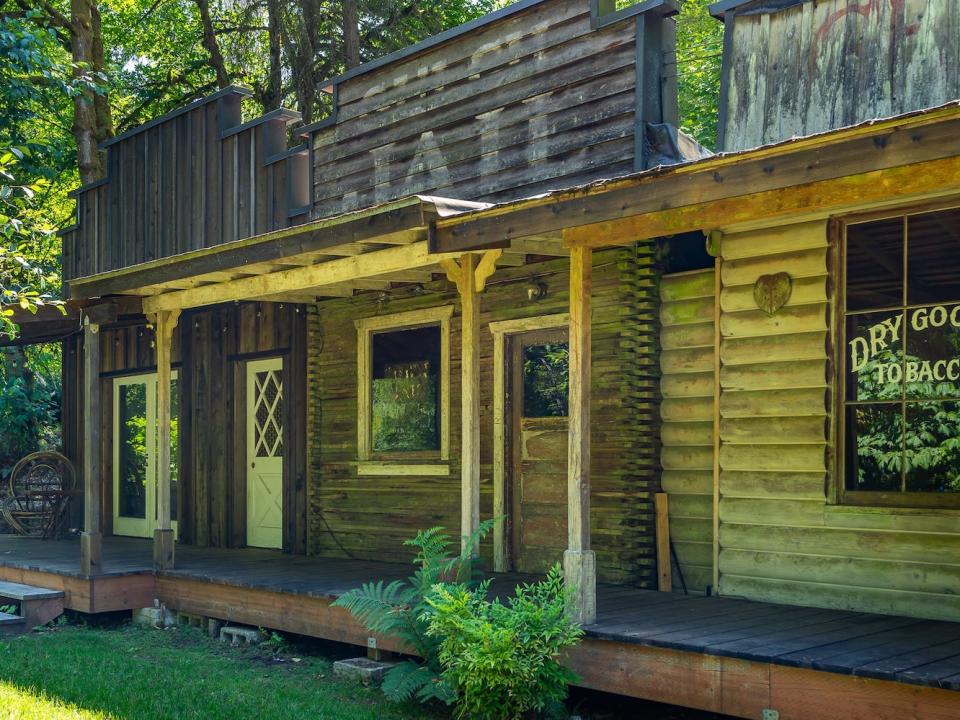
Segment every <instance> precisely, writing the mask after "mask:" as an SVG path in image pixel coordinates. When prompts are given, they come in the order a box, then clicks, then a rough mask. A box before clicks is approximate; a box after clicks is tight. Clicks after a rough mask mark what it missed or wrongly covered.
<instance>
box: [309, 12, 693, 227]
mask: <svg viewBox="0 0 960 720" xmlns="http://www.w3.org/2000/svg"><path fill="white" fill-rule="evenodd" d="M651 15H654V14H653V13H651ZM644 20H646V22H647V23H648V25H647V27H648V28H652V27H653V25H654V24H656V28H657V31H659V30H660V29H661V24H660V23H661V21H660V19H659V16H654V17H648V18H646V19H644V18H643V17H640V18H639V19H638V18H637V17H627V18H625V19H623V20H621V21H619V22H615V23H612V24H609V25H606V26H604V27H601V28H598V29H594V28H593V27H592V24H591V15H590V1H589V0H555V1H552V2H541V3H535V4H533V5H532V6H531V7H529V8H527V9H526V10H523V11H522V12H518V13H516V14H513V15H510V16H508V17H506V18H503V19H501V20H498V21H496V22H492V23H489V24H486V25H484V26H482V27H480V28H478V29H476V30H474V31H472V32H470V33H468V34H466V35H464V36H461V37H460V38H458V39H456V40H453V41H450V42H447V43H443V44H440V45H437V46H434V47H432V48H430V49H428V50H426V51H425V52H422V53H418V54H415V55H413V56H412V57H408V58H406V59H403V60H400V61H398V62H392V63H389V64H387V65H384V66H383V67H380V68H377V69H374V70H371V71H368V72H364V73H362V74H360V75H359V76H356V77H348V78H347V79H345V80H343V81H342V82H338V83H336V84H335V87H336V92H335V109H334V114H333V115H332V116H331V118H330V121H329V122H328V123H327V124H325V126H323V127H319V128H318V129H316V130H315V131H314V134H313V151H314V156H313V164H314V180H313V197H314V204H313V212H314V215H315V216H317V217H322V216H326V215H333V214H337V213H340V212H344V211H349V210H354V209H357V208H362V207H367V206H370V205H374V204H376V203H380V202H384V201H386V200H391V199H395V198H398V197H404V196H407V195H412V194H436V195H440V196H444V197H451V198H460V199H467V200H504V199H510V198H518V197H525V196H529V195H533V194H535V193H538V192H542V191H543V190H545V189H548V188H558V187H569V186H571V185H575V184H578V183H582V182H586V181H589V180H593V179H596V178H600V177H605V178H608V177H614V176H617V175H622V174H625V173H628V172H631V171H633V170H634V127H635V116H636V112H635V110H636V102H635V86H636V84H637V75H636V72H637V69H636V55H637V36H638V31H637V27H638V22H641V23H642V22H644ZM665 22H666V23H669V24H672V22H673V21H672V20H670V19H667V20H666V21H665ZM669 38H670V39H669V40H668V42H669V43H670V49H672V35H669ZM658 42H659V41H658ZM658 49H659V45H658ZM656 60H658V61H660V60H661V58H660V56H659V55H657V57H656ZM652 64H653V63H651V65H652ZM648 69H649V68H648ZM653 72H655V73H657V74H656V75H655V76H656V77H657V78H658V79H659V71H658V69H657V68H654V69H653ZM655 86H656V92H655V93H654V96H655V101H656V105H657V106H656V108H650V112H649V116H647V119H650V118H652V117H656V118H657V120H658V121H659V118H660V116H661V115H662V112H663V111H662V110H661V107H660V83H659V81H658V82H656V83H655ZM674 94H675V88H674ZM674 100H675V98H674Z"/></svg>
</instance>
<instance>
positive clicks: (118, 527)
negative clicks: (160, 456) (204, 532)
mask: <svg viewBox="0 0 960 720" xmlns="http://www.w3.org/2000/svg"><path fill="white" fill-rule="evenodd" d="M170 395H171V397H170V445H171V447H170V465H171V467H170V472H171V498H170V502H171V514H172V519H173V520H176V508H177V472H178V469H179V451H178V449H179V433H178V427H177V426H178V422H177V420H178V415H179V394H178V392H177V380H176V374H174V375H173V376H172V380H171V383H170ZM156 416H157V375H156V373H150V374H146V375H136V376H130V377H124V378H118V379H117V380H115V381H114V384H113V532H114V534H115V535H130V536H134V537H152V536H153V531H154V529H155V528H156V527H157V470H158V468H157V423H156ZM173 527H174V531H176V523H175V522H174V524H173Z"/></svg>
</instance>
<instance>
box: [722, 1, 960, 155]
mask: <svg viewBox="0 0 960 720" xmlns="http://www.w3.org/2000/svg"><path fill="white" fill-rule="evenodd" d="M720 4H721V3H718V5H720ZM728 4H729V3H728ZM737 5H738V7H734V8H731V9H729V10H727V11H726V19H725V22H726V30H725V32H726V39H725V45H724V61H723V81H722V87H723V90H722V98H721V111H720V113H721V114H720V130H719V135H720V137H719V138H718V149H719V150H724V151H733V150H742V149H745V148H751V147H757V146H759V145H764V144H767V143H773V142H778V141H780V140H785V139H787V138H790V137H792V136H795V135H811V134H814V133H818V132H823V131H825V130H830V129H832V128H838V127H842V126H846V125H854V124H856V123H859V122H863V121H865V120H870V119H873V118H879V117H891V116H894V115H899V114H902V113H906V112H910V111H912V110H919V109H922V108H927V107H933V106H936V105H942V104H943V103H946V102H949V101H951V100H955V99H957V98H960V3H957V2H944V1H943V0H816V1H813V0H797V1H796V2H792V3H791V2H786V3H785V2H784V1H783V0H760V1H758V2H745V3H738V4H737ZM784 5H788V7H784Z"/></svg>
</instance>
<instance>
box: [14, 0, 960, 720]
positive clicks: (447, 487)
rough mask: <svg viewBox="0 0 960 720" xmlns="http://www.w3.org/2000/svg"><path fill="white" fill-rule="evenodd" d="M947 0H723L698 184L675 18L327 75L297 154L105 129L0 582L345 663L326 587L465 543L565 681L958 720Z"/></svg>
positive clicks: (959, 570) (775, 707) (477, 26)
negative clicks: (78, 498)
mask: <svg viewBox="0 0 960 720" xmlns="http://www.w3.org/2000/svg"><path fill="white" fill-rule="evenodd" d="M947 6H951V7H952V4H949V3H947V4H944V3H941V2H938V1H937V0H929V2H922V0H917V1H916V2H912V3H911V2H890V3H885V2H879V1H877V2H873V1H871V2H866V3H864V2H860V3H856V2H854V1H853V0H826V1H820V2H812V0H811V1H808V2H789V1H788V2H761V1H759V0H754V2H740V3H734V2H721V3H718V4H717V5H716V6H715V8H714V9H715V12H716V14H717V15H718V16H721V17H723V18H724V20H725V22H726V26H727V30H726V45H725V53H724V76H725V78H726V80H725V83H724V87H725V90H724V99H723V103H722V105H723V107H722V108H721V112H722V116H723V118H722V121H721V126H722V128H723V130H722V133H723V138H722V139H721V146H722V147H723V148H725V149H728V148H729V149H731V150H735V151H734V152H728V153H724V154H721V155H716V156H710V155H709V154H707V153H705V152H704V151H703V150H702V149H701V148H699V147H698V146H696V145H695V144H694V143H692V142H690V141H688V140H687V139H686V138H684V136H683V135H682V133H679V132H677V131H676V129H675V127H676V125H677V120H678V118H677V114H676V95H675V82H674V78H673V77H672V76H674V75H675V71H674V70H673V63H674V60H673V56H672V43H673V20H672V15H673V14H675V12H676V9H677V7H676V4H675V3H673V2H670V0H647V2H641V3H638V4H635V5H632V6H629V7H627V8H624V9H620V10H615V9H614V8H613V7H612V4H611V6H610V7H608V4H607V3H603V2H597V1H596V0H594V1H593V2H589V1H588V0H558V1H556V2H553V1H548V0H538V1H534V0H527V1H526V2H520V3H517V4H515V5H512V6H509V7H508V8H506V9H504V10H502V11H499V12H498V13H494V14H493V15H491V16H488V17H486V18H482V19H480V20H478V21H475V22H473V23H470V24H468V25H466V26H463V27H461V28H456V29H454V30H451V31H449V32H447V33H444V34H443V35H441V36H438V37H437V38H434V39H431V40H428V41H425V42H424V43H421V44H419V45H417V46H414V47H412V48H409V49H408V50H405V51H402V52H400V53H396V54H394V55H392V56H388V57H387V58H384V59H382V60H380V61H377V62H374V63H370V64H368V65H365V66H361V67H360V68H357V69H355V70H353V71H351V72H349V73H347V74H346V75H344V76H342V77H339V78H335V79H334V80H333V81H332V82H331V83H329V86H330V88H331V91H332V92H333V96H334V97H333V107H334V111H333V113H332V114H331V116H330V117H329V118H327V119H325V120H323V121H321V122H320V123H317V124H316V125H313V126H310V127H306V128H302V129H300V130H299V131H298V133H302V135H298V138H297V142H296V143H290V142H288V134H287V129H288V126H289V125H290V124H291V123H292V122H295V121H296V114H295V113H292V112H289V111H285V110H279V111H275V112H273V113H270V114H269V115H267V116H265V117H264V118H260V119H257V120H254V121H252V122H248V123H245V124H241V123H240V112H239V109H240V103H241V102H242V99H243V96H244V94H245V91H243V90H241V89H237V88H229V89H227V90H224V91H221V92H220V93H218V94H216V95H214V96H211V97H210V98H206V99H204V100H202V101H198V102H196V103H193V104H192V105H189V106H187V107H185V108H183V109H181V110H179V111H176V112H174V113H171V114H169V115H167V116H164V117H162V118H158V119H157V120H155V121H153V122H151V123H148V124H147V125H145V126H143V127H141V128H138V129H136V130H133V131H131V132H129V133H127V134H126V135H123V136H120V137H118V138H115V139H114V140H113V141H111V143H110V145H109V150H108V152H109V162H108V167H109V168H110V171H109V173H108V176H107V177H106V178H105V179H104V180H103V181H102V182H101V183H97V184H95V185H94V186H88V187H85V188H81V189H80V190H79V191H78V194H77V199H78V224H77V226H76V227H75V228H73V229H71V230H70V231H69V232H68V233H67V234H66V235H65V236H64V265H65V272H66V273H67V279H68V280H69V287H70V293H71V296H72V298H73V300H72V301H71V302H72V307H73V308H74V310H75V312H76V313H77V314H76V316H75V317H76V321H77V322H78V323H82V327H83V329H82V332H76V331H75V332H74V333H73V334H72V335H71V336H70V337H69V338H68V339H66V340H64V353H65V363H64V367H65V375H64V383H65V389H66V392H65V396H66V399H65V408H64V427H65V448H66V451H67V453H68V454H69V456H70V457H71V458H72V459H74V460H75V461H76V462H77V464H78V466H80V467H82V469H83V472H82V477H83V481H84V488H83V489H84V502H83V507H82V509H83V524H82V527H83V533H82V536H81V542H80V548H79V549H77V548H76V547H75V546H74V544H72V543H67V542H64V543H39V542H32V541H28V540H18V539H12V538H0V544H3V545H9V547H10V551H9V553H6V554H3V555H2V556H0V557H2V559H0V579H7V580H15V581H18V582H27V583H31V584H36V585H39V586H43V587H53V588H57V589H62V590H64V591H65V592H66V593H67V604H68V605H69V606H71V607H74V608H75V609H79V610H82V611H85V612H100V611H106V610H115V609H120V608H125V607H139V606H143V605H148V604H151V603H152V601H153V599H154V598H159V599H160V600H161V601H162V602H164V603H166V604H167V605H168V606H169V607H171V608H175V609H178V610H181V611H184V612H189V613H194V614H198V615H206V616H211V617H216V618H223V619H230V620H234V621H237V622H246V623H251V624H256V625H262V626H265V627H273V628H277V629H281V630H287V631H292V632H301V633H306V634H311V635H316V636H318V637H325V638H329V639H334V640H340V641H346V642H354V643H357V644H366V641H367V638H366V634H365V633H364V632H363V631H362V629H361V628H359V627H358V626H356V625H355V624H353V623H352V621H350V620H349V619H348V618H346V617H345V616H344V615H343V614H342V613H340V612H339V611H335V610H333V609H331V608H330V607H329V605H330V601H331V599H332V598H335V597H336V596H337V595H338V594H340V593H342V592H343V591H344V590H346V589H348V588H350V587H352V586H354V585H356V584H357V583H358V582H361V581H364V580H370V579H376V578H379V577H386V578H390V577H394V576H396V575H397V574H399V573H401V572H402V571H403V567H402V565H400V564H399V563H403V562H406V561H408V560H409V557H408V556H407V554H406V553H405V550H404V548H403V546H402V540H403V539H405V538H407V537H409V536H410V535H411V534H413V532H414V531H415V530H417V529H419V528H424V527H430V526H434V525H444V526H446V527H448V528H449V529H451V530H453V531H456V532H460V533H463V534H464V535H469V534H470V532H471V531H472V530H473V529H474V528H476V526H477V525H478V523H479V521H480V520H481V519H482V518H487V517H495V518H498V520H497V523H496V527H495V531H494V533H493V535H492V537H490V538H488V539H486V540H485V541H484V543H483V544H482V546H481V547H480V548H479V550H478V551H479V553H480V555H481V556H482V557H483V558H484V559H485V562H486V564H487V567H488V569H489V570H490V571H491V572H492V573H494V577H495V581H494V587H495V588H497V589H498V591H503V590H505V589H506V588H508V587H509V585H510V584H511V583H514V582H516V581H517V580H518V579H520V578H526V577H530V576H531V575H536V574H539V573H542V572H543V570H544V569H545V568H546V567H547V566H549V565H550V564H552V563H555V562H561V563H562V564H563V568H564V572H565V575H566V577H567V579H568V581H569V582H570V583H571V585H572V586H573V587H574V588H575V589H576V593H575V596H574V599H573V601H572V611H573V612H575V613H576V615H577V617H579V618H580V619H581V620H582V621H583V622H584V623H585V627H586V631H587V637H586V639H585V641H584V643H583V644H582V645H581V646H580V647H578V648H577V649H576V650H575V651H573V652H572V653H571V655H570V657H569V662H570V663H571V665H572V666H573V667H574V668H575V669H576V670H577V671H578V672H579V673H580V675H581V678H582V682H583V683H584V684H585V685H587V686H590V687H594V688H598V689H602V690H607V691H612V692H619V693H624V694H629V695H634V696H637V697H644V698H650V699H654V700H659V701H665V702H671V703H675V704H680V705H686V706H690V707H697V708H702V709H707V710H713V711H717V712H723V713H727V714H730V715H733V716H736V717H744V718H760V717H764V718H766V717H777V715H775V714H773V713H778V714H779V715H778V716H779V717H780V718H784V720H787V719H790V718H795V719H802V720H817V719H821V718H822V719H823V720H827V719H832V718H837V717H849V718H881V719H886V718H889V719H891V720H892V719H893V718H897V719H899V718H907V717H915V718H924V719H927V718H932V719H939V718H943V719H946V718H955V717H957V716H958V714H960V693H958V692H957V690H960V530H958V525H957V520H958V518H960V516H958V514H957V513H958V512H960V508H958V503H957V498H958V497H960V475H958V473H960V462H958V460H960V458H956V457H955V454H956V453H957V450H956V449H955V447H954V446H955V445H956V443H957V439H958V438H960V410H958V402H960V401H958V400H957V399H956V398H958V397H960V386H958V383H960V356H958V355H957V353H958V350H957V348H958V347H960V335H958V332H960V331H958V330H956V329H955V328H958V327H960V286H958V284H957V280H956V278H957V277H960V267H956V266H957V263H960V260H957V258H960V252H958V249H960V248H958V247H955V246H956V245H957V244H960V210H958V208H960V103H958V102H957V101H956V100H955V98H957V96H958V95H960V92H958V91H957V89H956V88H953V89H951V88H950V87H948V85H945V84H943V83H941V84H940V85H938V86H930V87H928V86H927V85H925V84H924V83H923V82H922V80H923V78H924V77H926V75H924V73H925V72H926V70H925V68H927V67H928V64H929V63H933V62H940V63H941V64H944V63H945V64H946V65H949V63H952V62H955V60H956V58H957V57H958V55H957V53H958V52H960V42H958V40H957V37H956V36H955V34H954V36H949V35H947V34H944V33H942V32H940V29H941V28H942V27H945V26H947V27H954V26H955V23H956V18H955V17H954V16H953V15H952V14H951V13H952V12H953V11H952V9H948V7H947ZM853 16H856V17H853ZM822 18H828V19H832V21H831V22H829V23H828V27H827V29H826V30H824V31H821V29H818V28H820V27H821V26H818V25H816V24H815V21H817V20H818V19H821V21H822ZM927 22H930V23H931V24H933V25H936V27H932V28H929V29H928V28H926V26H925V25H924V23H927ZM811 23H813V24H811ZM950 23H953V25H950ZM821 25H822V22H821ZM890 27H894V28H895V29H897V28H907V30H908V31H904V32H899V31H898V32H893V33H888V32H887V29H888V28H890ZM911 28H915V29H911ZM850 32H853V33H856V36H857V37H877V38H879V37H883V38H884V42H887V43H889V45H881V46H878V47H874V46H871V47H870V48H869V51H868V50H867V49H866V45H868V44H869V43H864V44H863V45H858V44H857V43H856V42H854V41H853V40H851V38H850V36H849V35H848V34H844V33H850ZM831 33H839V35H838V36H837V37H834V36H833V35H832V34H831ZM788 39H789V42H788ZM788 45H789V47H790V48H793V49H791V50H789V51H787V50H783V49H781V48H783V47H786V46H788ZM828 47H829V48H832V49H829V50H828V49H827V48H828ZM837 48H846V52H847V54H848V57H847V59H848V60H849V62H848V63H846V64H845V65H844V67H845V68H846V69H845V70H844V73H839V74H838V73H835V72H833V70H832V69H831V68H833V67H834V65H831V63H836V54H835V53H837V52H840V50H837ZM931 54H932V56H933V58H934V59H931ZM758 58H775V59H776V61H771V62H769V63H767V64H763V63H760V60H758ZM891 58H904V59H905V60H904V61H903V62H902V63H901V62H900V61H899V60H897V62H894V63H892V65H891V64H890V62H891V60H890V59H891ZM906 59H909V61H907V60H906ZM758 63H759V64H758ZM946 65H945V66H946ZM851 66H852V67H855V68H856V71H854V70H851ZM891 67H892V68H893V69H892V70H891V69H890V68H891ZM743 68H749V71H745V70H744V69H743ZM758 68H759V69H758ZM791 73H792V75H791ZM883 73H891V74H889V75H886V76H884V77H892V78H894V79H896V80H897V82H900V83H902V84H901V85H896V84H893V85H889V84H886V85H885V84H884V83H883V82H881V80H879V79H878V78H880V77H881V75H882V74H883ZM854 75H855V76H856V78H857V79H856V80H854ZM747 77H749V78H751V82H752V84H751V85H750V86H744V85H742V83H743V82H744V79H745V78H747ZM830 82H834V83H841V84H842V85H841V86H840V87H836V86H835V87H834V88H833V89H832V90H831V89H830V88H829V87H827V86H828V83H830ZM945 82H947V81H945ZM738 83H740V84H738ZM857 83H859V85H858V84H857ZM918 83H919V84H918ZM865 87H869V88H874V90H875V93H874V95H872V96H870V95H869V93H867V94H866V95H867V96H870V97H872V98H873V99H872V100H869V101H868V100H867V99H866V97H865V94H864V92H863V91H862V88H865ZM898 87H903V88H909V89H910V92H909V93H908V94H907V95H906V96H904V95H903V93H899V92H895V90H896V88H898ZM792 88H804V89H803V91H802V92H801V91H796V92H793V91H792V90H791V89H792ZM890 88H893V89H890ZM888 90H889V92H888ZM831 93H832V94H831ZM825 94H826V95H830V96H831V97H833V96H834V95H845V96H852V99H851V100H850V103H853V104H854V105H855V107H854V109H852V110H849V112H848V109H847V104H843V105H842V112H840V113H839V114H836V113H834V114H830V113H827V114H826V115H824V114H823V113H822V112H820V111H822V110H823V105H822V97H824V95H825ZM760 98H762V101H761V100H760ZM929 105H936V106H937V107H928V106H929ZM801 106H802V107H801ZM785 108H786V109H789V108H793V110H791V111H790V112H787V110H785ZM803 108H808V109H812V108H816V109H817V110H818V111H817V112H812V110H811V111H810V112H807V110H805V109H803ZM877 115H886V116H889V117H885V118H883V119H873V118H875V117H876V116H877ZM776 118H780V119H781V120H782V121H778V123H779V124H777V125H776V127H774V124H775V123H774V122H773V120H774V119H776ZM794 119H796V120H797V122H798V123H799V124H792V123H793V120H794ZM795 135H796V136H797V137H794V136H795ZM300 139H304V142H303V143H302V144H301V143H299V140H300ZM665 158H666V159H669V160H671V164H667V163H665V162H664V159H665ZM654 165H655V166H654ZM558 188H559V189H558ZM564 188H566V189H564ZM78 327H79V325H78ZM51 328H52V326H51ZM51 331H52V329H51ZM31 332H32V333H35V334H36V336H38V337H39V336H40V335H41V334H42V331H41V330H31ZM141 427H143V428H145V433H146V435H145V437H148V438H149V437H151V436H153V435H154V434H155V435H156V436H157V437H158V440H159V441H158V443H157V444H156V446H155V447H154V446H153V445H152V443H149V442H147V443H144V442H141V441H138V440H137V438H138V437H140V436H138V435H136V434H135V432H134V429H137V428H141ZM655 497H656V498H657V502H656V503H655ZM138 536H139V537H146V538H153V542H152V543H151V542H149V541H143V540H140V541H138V540H136V539H132V538H136V537H138ZM278 550H282V551H284V553H285V554H280V553H279V552H278ZM671 555H673V557H674V560H673V561H671ZM670 589H672V590H673V592H658V591H657V590H660V591H663V590H670ZM377 642H378V643H379V644H380V646H381V647H387V648H391V647H394V646H392V645H391V643H390V640H389V639H388V638H378V639H377Z"/></svg>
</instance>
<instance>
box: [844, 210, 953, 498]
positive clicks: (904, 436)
mask: <svg viewBox="0 0 960 720" xmlns="http://www.w3.org/2000/svg"><path fill="white" fill-rule="evenodd" d="M845 250H846V252H845V258H844V272H845V279H846V285H845V311H844V333H845V337H844V340H845V342H844V348H845V352H844V357H843V372H844V379H843V383H842V384H843V393H844V406H845V412H844V416H843V420H842V427H843V434H844V445H845V447H844V462H843V475H844V498H845V499H848V500H851V501H854V502H860V501H863V502H867V503H872V502H876V503H880V504H898V505H958V506H960V209H953V210H941V211H937V212H926V213H918V214H909V215H903V216H900V217H895V218H886V219H883V220H875V221H870V222H862V223H854V224H850V225H848V226H847V227H846V246H845Z"/></svg>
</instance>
